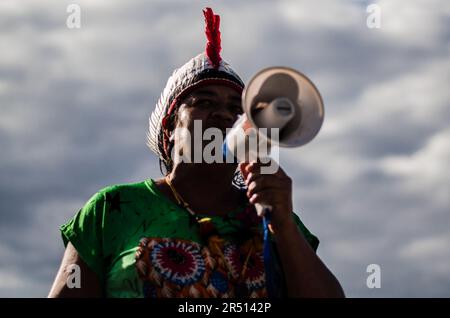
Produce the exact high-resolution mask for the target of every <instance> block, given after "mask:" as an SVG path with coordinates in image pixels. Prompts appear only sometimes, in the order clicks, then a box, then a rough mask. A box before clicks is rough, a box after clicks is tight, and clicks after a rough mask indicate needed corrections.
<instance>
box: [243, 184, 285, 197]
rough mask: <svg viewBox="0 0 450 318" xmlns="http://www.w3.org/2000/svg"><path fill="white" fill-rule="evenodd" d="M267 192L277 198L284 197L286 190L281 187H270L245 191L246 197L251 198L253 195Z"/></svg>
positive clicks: (259, 187) (258, 187)
mask: <svg viewBox="0 0 450 318" xmlns="http://www.w3.org/2000/svg"><path fill="white" fill-rule="evenodd" d="M266 192H269V193H271V194H274V193H275V194H277V196H278V195H279V194H282V195H284V194H285V193H286V189H285V188H283V187H274V186H272V185H269V186H257V187H255V188H253V189H251V190H247V197H248V198H251V197H252V196H253V195H255V194H258V193H266Z"/></svg>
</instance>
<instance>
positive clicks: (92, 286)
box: [48, 242, 102, 298]
mask: <svg viewBox="0 0 450 318" xmlns="http://www.w3.org/2000/svg"><path fill="white" fill-rule="evenodd" d="M73 264H75V265H78V266H79V267H80V280H81V284H80V285H81V286H80V288H69V287H68V286H67V279H68V278H69V276H70V275H71V271H70V270H68V268H69V267H70V266H71V265H73ZM48 297H49V298H84V297H102V288H101V284H100V281H99V279H98V277H97V275H96V274H95V273H94V272H93V271H92V270H91V269H90V268H89V267H88V266H87V265H86V263H85V262H84V261H83V260H82V259H81V257H80V256H79V255H78V252H77V250H76V249H75V247H74V246H73V245H72V244H71V243H70V242H69V243H68V244H67V247H66V251H65V252H64V257H63V260H62V262H61V266H60V268H59V271H58V274H57V275H56V278H55V281H54V283H53V286H52V288H51V290H50V293H49V294H48Z"/></svg>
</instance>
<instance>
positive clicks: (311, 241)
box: [292, 213, 319, 252]
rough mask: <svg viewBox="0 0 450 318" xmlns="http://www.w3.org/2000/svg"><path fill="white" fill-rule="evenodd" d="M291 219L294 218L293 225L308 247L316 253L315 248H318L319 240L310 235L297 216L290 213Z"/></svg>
mask: <svg viewBox="0 0 450 318" xmlns="http://www.w3.org/2000/svg"><path fill="white" fill-rule="evenodd" d="M292 217H293V218H294V221H295V224H297V227H298V228H299V230H300V232H301V233H302V234H303V236H304V237H305V239H306V240H307V241H308V243H309V245H311V247H312V248H313V250H314V251H315V252H317V248H318V247H319V239H318V238H317V236H315V235H314V234H312V233H311V232H310V231H309V230H308V229H307V228H306V226H305V225H304V224H303V223H302V221H301V220H300V218H299V217H298V215H297V214H295V213H292Z"/></svg>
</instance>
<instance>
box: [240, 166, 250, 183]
mask: <svg viewBox="0 0 450 318" xmlns="http://www.w3.org/2000/svg"><path fill="white" fill-rule="evenodd" d="M248 165H249V163H248V162H241V163H239V170H240V171H241V174H242V176H243V177H244V180H246V179H247V176H248V171H247V166H248Z"/></svg>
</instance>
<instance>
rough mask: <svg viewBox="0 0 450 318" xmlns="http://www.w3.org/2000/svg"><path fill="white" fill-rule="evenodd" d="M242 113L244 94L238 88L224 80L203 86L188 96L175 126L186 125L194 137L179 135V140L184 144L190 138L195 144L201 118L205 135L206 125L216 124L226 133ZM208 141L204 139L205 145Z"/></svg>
mask: <svg viewBox="0 0 450 318" xmlns="http://www.w3.org/2000/svg"><path fill="white" fill-rule="evenodd" d="M240 114H242V105H241V94H240V93H238V92H237V91H236V90H234V89H232V88H230V87H227V86H224V85H220V84H211V85H206V86H203V87H200V88H198V89H196V90H194V91H193V92H192V93H190V94H189V95H188V96H186V97H185V98H184V99H183V100H182V101H181V104H180V106H179V108H178V110H177V121H176V124H175V128H184V129H186V130H187V131H188V132H189V133H190V139H189V140H188V139H187V138H185V136H183V135H177V136H176V137H175V144H176V145H178V147H180V146H181V145H183V144H186V143H188V142H189V141H190V145H191V147H193V146H194V144H193V142H194V139H196V138H195V137H194V121H201V126H202V130H201V134H202V136H203V133H204V131H205V130H206V129H208V128H212V127H215V128H218V129H220V130H221V131H222V137H224V136H225V133H226V129H227V128H231V127H232V126H233V124H234V122H235V121H236V120H237V119H238V117H239V115H240ZM195 133H198V131H195ZM200 138H201V137H200ZM197 140H198V139H197ZM202 140H203V138H202ZM207 143H208V141H203V145H202V147H201V148H203V147H204V146H205V145H206V144H207ZM191 149H193V148H191Z"/></svg>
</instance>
